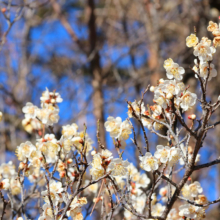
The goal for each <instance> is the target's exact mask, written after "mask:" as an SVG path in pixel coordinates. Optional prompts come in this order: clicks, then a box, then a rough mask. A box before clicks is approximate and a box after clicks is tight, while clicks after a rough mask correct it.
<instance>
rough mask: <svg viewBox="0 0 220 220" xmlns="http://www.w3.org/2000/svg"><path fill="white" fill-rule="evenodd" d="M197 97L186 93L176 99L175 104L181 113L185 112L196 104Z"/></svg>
mask: <svg viewBox="0 0 220 220" xmlns="http://www.w3.org/2000/svg"><path fill="white" fill-rule="evenodd" d="M196 99H197V95H196V94H195V93H192V92H189V91H186V92H185V93H184V94H183V96H182V97H179V98H177V99H176V104H177V105H180V107H181V108H182V110H183V111H187V110H188V109H190V108H191V107H192V106H194V105H195V104H196Z"/></svg>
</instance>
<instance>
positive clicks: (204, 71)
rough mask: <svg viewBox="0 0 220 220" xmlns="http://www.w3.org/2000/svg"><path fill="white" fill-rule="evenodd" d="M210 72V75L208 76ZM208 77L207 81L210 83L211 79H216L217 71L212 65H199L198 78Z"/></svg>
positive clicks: (205, 63)
mask: <svg viewBox="0 0 220 220" xmlns="http://www.w3.org/2000/svg"><path fill="white" fill-rule="evenodd" d="M209 72H210V74H209ZM208 75H209V79H208V81H210V80H211V79H212V77H216V76H217V70H216V69H215V65H214V64H212V63H211V64H210V65H209V64H208V63H207V62H204V63H202V64H201V65H200V76H201V77H203V78H205V79H206V78H207V77H208Z"/></svg>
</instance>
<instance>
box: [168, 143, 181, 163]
mask: <svg viewBox="0 0 220 220" xmlns="http://www.w3.org/2000/svg"><path fill="white" fill-rule="evenodd" d="M180 152H181V150H180V149H179V148H175V147H171V148H170V156H169V164H170V165H171V166H173V165H174V164H176V163H177V162H178V160H179V159H180V157H181V153H180Z"/></svg>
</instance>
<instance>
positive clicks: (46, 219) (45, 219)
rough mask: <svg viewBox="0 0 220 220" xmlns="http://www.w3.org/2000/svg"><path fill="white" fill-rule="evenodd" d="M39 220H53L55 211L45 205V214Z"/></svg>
mask: <svg viewBox="0 0 220 220" xmlns="http://www.w3.org/2000/svg"><path fill="white" fill-rule="evenodd" d="M38 220H53V211H52V209H51V206H50V205H49V204H47V203H45V204H44V205H43V213H42V216H40V217H39V218H38Z"/></svg>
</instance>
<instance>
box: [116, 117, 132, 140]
mask: <svg viewBox="0 0 220 220" xmlns="http://www.w3.org/2000/svg"><path fill="white" fill-rule="evenodd" d="M131 129H132V125H131V124H130V123H129V121H128V120H125V121H123V122H122V123H121V125H120V134H119V137H120V139H121V138H122V139H123V140H127V139H128V138H129V135H130V134H131V133H132V131H131Z"/></svg>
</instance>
